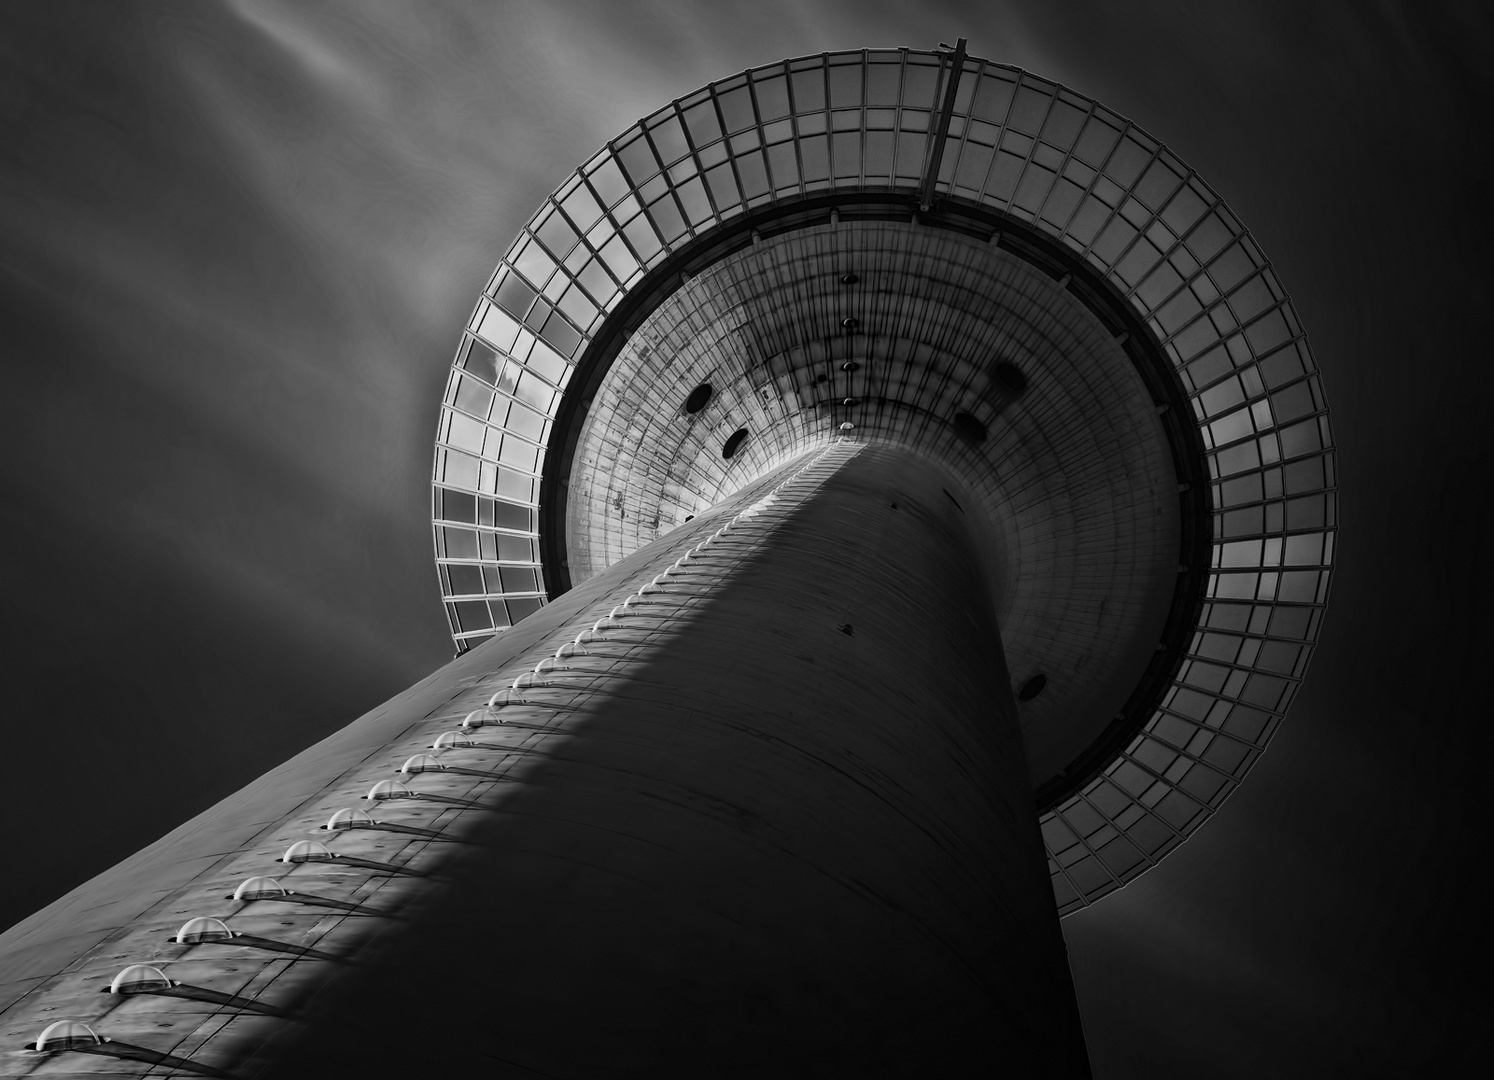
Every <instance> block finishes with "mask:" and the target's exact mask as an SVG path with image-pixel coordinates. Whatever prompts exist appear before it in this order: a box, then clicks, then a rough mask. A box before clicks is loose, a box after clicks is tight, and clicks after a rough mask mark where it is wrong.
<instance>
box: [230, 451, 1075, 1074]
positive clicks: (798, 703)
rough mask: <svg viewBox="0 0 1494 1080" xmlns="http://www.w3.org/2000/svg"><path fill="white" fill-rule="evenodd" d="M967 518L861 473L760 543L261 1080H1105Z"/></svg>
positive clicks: (511, 801) (343, 983)
mask: <svg viewBox="0 0 1494 1080" xmlns="http://www.w3.org/2000/svg"><path fill="white" fill-rule="evenodd" d="M951 486H953V482H952V481H951V480H950V478H949V477H948V476H947V475H945V474H944V473H943V472H942V471H940V470H939V469H938V468H937V467H935V466H932V465H930V464H928V463H927V462H925V461H922V460H919V459H917V458H914V457H912V456H910V455H907V454H904V453H902V452H900V451H898V450H895V449H891V448H887V447H868V448H861V449H860V451H859V453H857V454H855V456H852V457H850V458H849V460H848V461H846V462H845V463H844V464H842V465H840V467H839V468H838V469H837V470H836V471H835V472H834V473H833V475H830V476H829V477H828V479H826V480H825V481H824V483H823V485H822V486H820V487H819V488H818V490H816V491H815V492H814V493H813V494H812V495H811V496H810V497H809V498H807V499H806V500H804V501H802V502H800V503H798V504H797V505H793V506H790V507H788V508H787V509H786V510H782V511H780V510H778V509H775V510H774V511H771V513H774V514H778V513H780V512H781V516H780V517H777V518H776V519H775V520H773V521H772V522H771V523H770V524H769V525H768V527H767V531H766V532H764V533H763V534H762V536H761V539H760V541H758V542H756V543H754V544H752V545H750V546H748V547H746V548H744V549H743V552H742V554H741V557H740V558H738V559H736V560H735V561H729V562H726V563H724V564H723V565H724V566H725V569H724V572H721V574H720V577H719V581H718V584H717V586H716V588H714V589H713V590H712V592H711V593H710V596H709V598H708V599H707V600H706V601H705V602H703V603H700V604H698V605H695V606H693V607H691V608H689V609H688V610H687V611H686V612H685V613H684V614H682V615H681V616H680V617H678V618H676V619H674V620H672V621H671V622H670V624H669V625H668V626H667V627H666V628H664V629H662V630H659V631H656V632H653V633H651V634H648V635H645V638H646V640H643V639H640V640H642V644H641V645H640V646H639V647H638V648H637V649H636V650H635V651H634V654H633V655H634V658H635V662H634V663H633V664H631V665H630V667H629V669H628V672H627V674H626V676H625V677H621V678H616V679H613V680H612V681H611V682H609V683H608V684H607V686H606V688H605V689H604V690H601V691H599V692H596V693H593V694H591V695H590V696H589V697H587V698H586V699H585V703H584V704H582V705H580V706H579V707H577V708H575V709H574V710H572V711H571V712H570V714H569V716H568V717H567V718H566V719H565V720H564V722H563V724H562V725H561V728H562V730H563V732H564V735H563V738H562V739H561V740H560V741H558V742H557V743H555V744H553V746H554V750H553V753H550V754H548V755H546V757H545V759H544V761H543V763H542V764H539V765H537V766H535V767H534V768H532V769H531V770H530V771H529V772H527V773H526V774H525V776H524V781H523V783H522V784H520V785H505V793H504V797H503V801H502V803H501V806H500V807H499V808H498V809H496V810H495V811H494V812H492V813H486V814H483V815H482V816H481V820H480V823H479V824H477V825H476V826H475V827H474V828H473V829H472V830H471V831H470V832H469V833H467V835H468V836H470V837H471V838H472V839H474V840H477V841H480V844H479V845H474V846H470V847H464V848H463V849H462V850H461V851H460V852H453V853H452V854H451V856H450V860H451V861H449V862H443V866H442V874H441V875H440V880H433V881H432V882H430V883H428V884H422V886H421V887H420V892H419V894H418V899H417V900H416V901H415V902H414V905H413V906H412V908H411V909H410V910H409V914H410V915H411V918H410V919H409V920H408V921H405V922H401V923H399V924H390V925H389V926H388V927H387V928H385V929H384V930H382V931H381V932H380V934H379V935H378V936H377V938H376V939H375V940H374V941H373V942H372V943H371V944H370V945H369V946H368V947H367V948H365V949H364V950H363V952H362V953H361V954H360V957H359V960H360V963H359V964H358V966H357V967H356V968H355V969H348V970H346V971H343V972H341V973H339V974H338V975H337V976H336V977H335V978H334V979H333V980H332V982H331V983H330V984H329V985H328V986H326V987H325V988H324V989H323V990H322V991H321V992H320V993H319V994H318V995H317V996H316V998H315V1000H314V1001H313V1002H312V1003H311V1005H310V1008H309V1009H308V1017H307V1018H308V1021H309V1023H308V1024H307V1025H306V1026H304V1027H297V1028H287V1029H286V1030H284V1031H283V1032H282V1033H281V1034H280V1036H279V1037H278V1038H277V1039H276V1040H275V1042H274V1044H273V1048H272V1052H271V1054H270V1055H269V1060H268V1062H267V1063H266V1064H267V1066H268V1067H267V1068H265V1070H264V1071H263V1072H261V1073H258V1074H257V1075H261V1076H266V1077H276V1078H282V1077H313V1076H315V1077H325V1076H331V1075H348V1076H352V1075H361V1076H382V1075H404V1076H418V1075H438V1074H439V1075H448V1074H452V1073H451V1072H450V1070H457V1069H460V1070H464V1073H467V1074H472V1075H478V1074H480V1075H484V1076H513V1077H525V1076H553V1077H583V1076H643V1075H647V1076H650V1077H675V1076H679V1077H685V1076H689V1077H701V1076H713V1077H727V1076H742V1077H759V1076H768V1075H772V1076H800V1075H804V1076H809V1075H813V1076H830V1075H858V1076H868V1075H889V1076H891V1075H896V1076H912V1075H974V1074H980V1073H982V1072H984V1071H987V1070H990V1071H992V1072H1002V1073H1003V1074H1005V1073H1007V1072H1009V1073H1010V1075H1021V1076H1054V1077H1072V1076H1087V1075H1088V1065H1087V1061H1086V1055H1085V1051H1084V1045H1083V1037H1082V1033H1081V1031H1080V1025H1079V1019H1078V1013H1077V1008H1076V1005H1075V1001H1074V992H1073V987H1072V983H1071V981H1070V978H1069V972H1068V967H1067V962H1066V954H1065V950H1064V946H1063V941H1062V937H1061V935H1060V931H1059V926H1058V919H1057V915H1056V913H1055V910H1054V904H1053V896H1052V890H1051V888H1050V885H1049V880H1048V873H1047V870H1046V866H1045V859H1044V855H1043V850H1042V846H1041V842H1040V838H1039V835H1038V831H1037V824H1036V815H1035V813H1034V810H1033V803H1032V795H1031V785H1030V782H1029V779H1028V776H1027V771H1026V767H1025V764H1024V759H1023V753H1022V747H1021V744H1020V733H1019V729H1018V726H1017V722H1016V706H1015V703H1014V701H1013V698H1012V692H1011V688H1010V683H1009V679H1008V676H1007V671H1006V666H1005V663H1004V661H1003V659H1002V652H1001V641H1000V637H999V634H998V630H997V626H996V622H995V617H994V615H993V613H992V611H991V608H990V601H989V595H990V594H989V590H988V589H987V588H986V587H985V583H984V578H983V574H982V570H981V566H980V562H979V559H978V558H977V555H976V547H975V542H974V540H973V538H972V536H971V529H970V523H969V521H968V520H967V519H966V518H965V516H964V513H963V511H962V510H961V509H959V507H958V505H957V504H956V502H955V501H953V500H952V499H950V498H946V496H945V490H944V489H947V488H949V487H951ZM667 540H668V538H667V537H666V538H665V539H664V540H661V541H660V543H666V542H667ZM722 543H725V541H722ZM644 555H646V551H645V552H639V553H638V556H637V557H635V558H633V559H629V560H626V561H624V562H623V563H620V564H618V565H617V566H615V567H613V568H612V569H610V570H608V571H606V572H605V573H604V574H602V575H599V576H598V578H596V579H594V580H593V581H592V582H589V583H588V589H587V590H586V591H587V592H591V591H593V589H596V590H598V591H601V590H605V588H606V587H607V584H608V582H607V580H604V579H609V578H616V579H617V580H618V581H619V582H620V581H622V580H623V579H624V578H625V577H627V575H629V574H630V573H631V574H632V575H633V576H635V577H636V573H637V572H636V569H630V568H631V567H634V566H636V562H637V558H638V557H641V556H644ZM703 565H705V566H707V567H709V564H708V563H703ZM665 595H666V596H667V589H666V590H665ZM567 615H568V610H567V605H564V604H556V605H551V606H550V607H547V608H545V609H543V610H541V611H540V612H538V613H536V614H535V615H534V616H532V617H531V619H529V620H528V623H529V624H530V625H529V626H526V630H530V631H531V632H533V631H536V630H538V631H541V632H543V630H544V627H543V625H542V624H544V623H545V622H546V620H549V621H550V622H552V623H553V624H554V627H553V632H552V633H551V634H550V635H549V636H552V637H553V638H554V643H559V642H560V641H561V640H562V628H563V626H564V624H565V621H566V617H567ZM573 617H574V616H573V615H572V618H573ZM572 632H573V631H572ZM565 636H567V637H568V636H569V633H566V634H565ZM539 640H546V638H540V639H539ZM481 655H482V654H481V652H479V653H478V654H477V655H476V656H474V657H470V658H469V659H478V658H479V657H480V656H481Z"/></svg>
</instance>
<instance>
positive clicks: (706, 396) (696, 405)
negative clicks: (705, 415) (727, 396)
mask: <svg viewBox="0 0 1494 1080" xmlns="http://www.w3.org/2000/svg"><path fill="white" fill-rule="evenodd" d="M711 393H712V391H711V384H710V383H708V382H703V383H701V384H700V385H699V386H697V387H696V388H695V389H694V390H691V391H690V396H689V397H687V398H685V412H687V413H689V414H690V415H691V416H694V415H695V414H696V413H698V412H700V410H701V409H704V408H705V407H706V403H707V402H709V401H710V400H711Z"/></svg>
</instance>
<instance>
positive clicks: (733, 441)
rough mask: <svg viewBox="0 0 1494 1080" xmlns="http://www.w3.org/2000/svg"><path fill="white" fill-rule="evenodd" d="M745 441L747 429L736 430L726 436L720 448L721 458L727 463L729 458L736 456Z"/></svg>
mask: <svg viewBox="0 0 1494 1080" xmlns="http://www.w3.org/2000/svg"><path fill="white" fill-rule="evenodd" d="M746 441H747V429H746V428H737V430H736V431H733V432H732V433H731V434H730V435H728V436H727V438H726V442H725V443H724V444H723V445H722V447H721V456H722V457H724V458H726V459H727V460H728V461H729V460H731V458H732V457H734V456H735V455H736V452H737V451H738V450H740V449H741V448H742V444H743V443H744V442H746Z"/></svg>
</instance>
